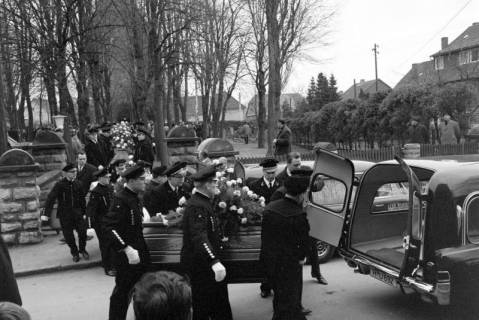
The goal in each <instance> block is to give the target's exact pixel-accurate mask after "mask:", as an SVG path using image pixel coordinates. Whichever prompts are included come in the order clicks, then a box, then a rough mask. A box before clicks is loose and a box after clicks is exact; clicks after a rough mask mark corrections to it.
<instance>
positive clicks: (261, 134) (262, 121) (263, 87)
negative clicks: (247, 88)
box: [256, 70, 266, 148]
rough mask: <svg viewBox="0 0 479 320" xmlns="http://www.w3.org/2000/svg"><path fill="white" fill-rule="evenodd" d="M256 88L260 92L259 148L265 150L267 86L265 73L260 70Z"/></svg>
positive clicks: (258, 97)
mask: <svg viewBox="0 0 479 320" xmlns="http://www.w3.org/2000/svg"><path fill="white" fill-rule="evenodd" d="M257 77H258V79H257V83H256V88H257V90H258V96H257V99H258V115H257V116H258V120H257V121H258V148H264V131H265V129H266V126H265V125H266V107H265V99H266V84H265V74H264V71H262V70H259V72H258V75H257Z"/></svg>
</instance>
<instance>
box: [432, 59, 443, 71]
mask: <svg viewBox="0 0 479 320" xmlns="http://www.w3.org/2000/svg"><path fill="white" fill-rule="evenodd" d="M434 67H435V68H436V70H442V69H444V56H438V57H436V58H435V59H434Z"/></svg>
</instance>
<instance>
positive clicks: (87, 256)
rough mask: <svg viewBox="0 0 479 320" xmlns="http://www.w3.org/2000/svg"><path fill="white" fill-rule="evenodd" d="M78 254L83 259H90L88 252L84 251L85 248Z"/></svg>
mask: <svg viewBox="0 0 479 320" xmlns="http://www.w3.org/2000/svg"><path fill="white" fill-rule="evenodd" d="M80 254H81V256H82V258H83V259H85V260H88V259H90V255H89V254H88V252H86V250H83V251H80Z"/></svg>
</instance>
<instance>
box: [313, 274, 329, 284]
mask: <svg viewBox="0 0 479 320" xmlns="http://www.w3.org/2000/svg"><path fill="white" fill-rule="evenodd" d="M316 279H317V280H318V283H319V284H324V285H327V284H328V281H327V280H326V279H325V278H324V277H323V276H322V275H319V276H317V277H316Z"/></svg>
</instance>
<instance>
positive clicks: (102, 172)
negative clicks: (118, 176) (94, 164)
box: [93, 168, 109, 178]
mask: <svg viewBox="0 0 479 320" xmlns="http://www.w3.org/2000/svg"><path fill="white" fill-rule="evenodd" d="M108 173H109V172H108V170H107V169H106V168H103V169H101V170H97V171H95V172H93V175H94V176H95V177H97V178H100V177H103V176H106V175H107V174H108Z"/></svg>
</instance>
